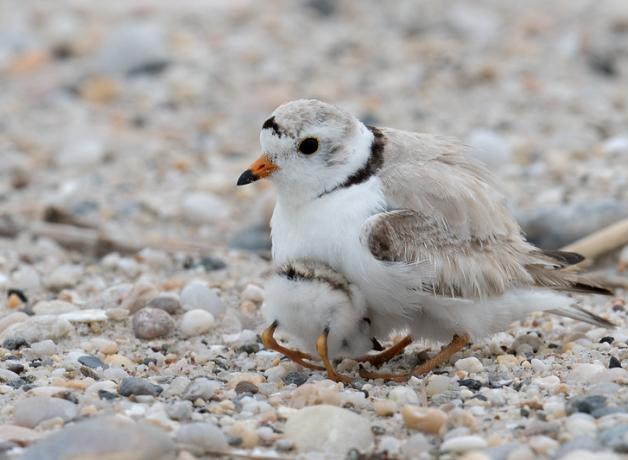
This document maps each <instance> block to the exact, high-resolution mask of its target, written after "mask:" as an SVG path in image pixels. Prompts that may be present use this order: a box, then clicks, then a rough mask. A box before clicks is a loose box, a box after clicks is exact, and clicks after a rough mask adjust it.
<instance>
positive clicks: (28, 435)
mask: <svg viewBox="0 0 628 460" xmlns="http://www.w3.org/2000/svg"><path fill="white" fill-rule="evenodd" d="M40 437H41V434H40V433H39V432H37V431H35V430H31V429H30V428H26V427H23V426H18V425H0V442H15V443H17V444H20V445H28V444H30V443H32V442H33V441H37V440H38V439H39V438H40ZM0 452H3V450H2V449H1V448H0Z"/></svg>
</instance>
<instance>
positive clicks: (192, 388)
mask: <svg viewBox="0 0 628 460" xmlns="http://www.w3.org/2000/svg"><path fill="white" fill-rule="evenodd" d="M221 388H222V383H221V382H219V381H217V380H209V379H207V378H205V377H198V378H196V379H194V381H193V382H192V383H190V384H189V386H188V387H187V388H186V389H185V392H184V393H183V399H187V400H190V401H196V400H197V399H203V400H205V401H209V400H210V399H211V398H212V397H213V396H214V395H215V394H216V392H217V391H218V390H220V389H221Z"/></svg>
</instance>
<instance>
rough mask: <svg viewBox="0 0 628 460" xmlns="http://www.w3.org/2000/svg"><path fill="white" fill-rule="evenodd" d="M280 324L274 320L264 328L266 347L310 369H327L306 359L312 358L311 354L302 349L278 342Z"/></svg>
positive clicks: (263, 335) (263, 339)
mask: <svg viewBox="0 0 628 460" xmlns="http://www.w3.org/2000/svg"><path fill="white" fill-rule="evenodd" d="M278 325H279V323H278V322H277V321H274V322H273V323H272V324H271V325H270V326H268V328H267V329H266V330H264V332H262V343H263V344H264V346H265V347H266V348H268V349H269V350H275V351H278V352H279V353H281V354H283V355H285V356H286V357H288V358H290V359H291V360H292V361H294V362H295V363H297V364H300V365H301V366H303V367H307V368H308V369H314V370H317V371H322V370H325V368H324V367H321V366H317V365H316V364H312V363H309V362H307V361H304V360H305V359H308V360H311V359H312V357H311V356H310V355H309V354H307V353H303V352H302V351H300V350H292V349H290V348H286V347H284V346H283V345H281V344H280V343H279V342H277V340H276V339H275V330H276V329H277V326H278Z"/></svg>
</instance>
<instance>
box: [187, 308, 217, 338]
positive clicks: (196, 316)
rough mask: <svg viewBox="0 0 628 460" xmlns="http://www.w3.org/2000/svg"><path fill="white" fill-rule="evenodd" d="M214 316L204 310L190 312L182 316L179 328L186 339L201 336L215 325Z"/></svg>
mask: <svg viewBox="0 0 628 460" xmlns="http://www.w3.org/2000/svg"><path fill="white" fill-rule="evenodd" d="M215 322H216V321H215V320H214V316H213V315H212V314H211V313H210V312H208V311H205V310H190V311H188V312H186V313H185V314H184V315H183V318H182V319H181V324H180V326H179V328H180V329H181V333H182V334H183V335H184V336H186V337H193V336H196V335H201V334H204V333H206V332H207V331H209V330H210V329H211V328H212V326H213V325H214V324H215Z"/></svg>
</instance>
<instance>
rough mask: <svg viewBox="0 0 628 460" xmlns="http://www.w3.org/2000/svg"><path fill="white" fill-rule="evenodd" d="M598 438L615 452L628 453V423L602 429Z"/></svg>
mask: <svg viewBox="0 0 628 460" xmlns="http://www.w3.org/2000/svg"><path fill="white" fill-rule="evenodd" d="M598 439H599V440H600V442H601V443H602V444H604V445H605V446H607V447H609V448H610V449H613V450H614V451H615V452H618V453H622V454H628V424H626V423H623V424H621V425H619V426H615V427H612V428H608V429H606V430H604V431H601V432H600V434H599V436H598Z"/></svg>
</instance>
